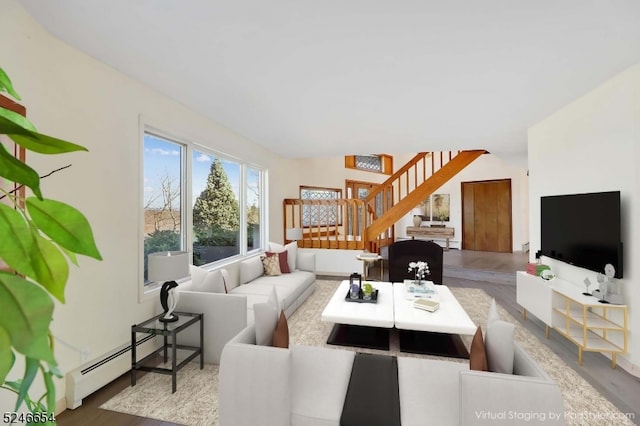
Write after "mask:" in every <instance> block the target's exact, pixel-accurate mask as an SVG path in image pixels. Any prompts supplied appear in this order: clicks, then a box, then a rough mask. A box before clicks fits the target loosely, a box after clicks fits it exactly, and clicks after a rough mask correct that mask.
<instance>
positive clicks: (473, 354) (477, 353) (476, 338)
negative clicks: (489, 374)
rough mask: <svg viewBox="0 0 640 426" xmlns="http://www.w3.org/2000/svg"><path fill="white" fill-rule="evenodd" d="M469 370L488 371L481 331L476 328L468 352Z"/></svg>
mask: <svg viewBox="0 0 640 426" xmlns="http://www.w3.org/2000/svg"><path fill="white" fill-rule="evenodd" d="M469 369H471V370H477V371H488V366H487V353H486V352H485V348H484V340H483V339H482V329H481V328H480V326H478V329H477V330H476V334H474V335H473V340H472V341H471V350H470V351H469Z"/></svg>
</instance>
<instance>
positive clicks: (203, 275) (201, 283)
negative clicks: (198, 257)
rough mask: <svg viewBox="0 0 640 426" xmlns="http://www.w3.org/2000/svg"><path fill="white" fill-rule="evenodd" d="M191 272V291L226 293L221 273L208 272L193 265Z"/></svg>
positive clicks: (217, 271) (216, 271)
mask: <svg viewBox="0 0 640 426" xmlns="http://www.w3.org/2000/svg"><path fill="white" fill-rule="evenodd" d="M190 271H191V282H192V284H191V287H190V288H189V290H191V291H201V292H205V293H226V291H225V286H224V280H223V279H222V272H221V271H219V270H215V271H207V270H206V269H202V268H199V267H197V266H193V265H191V266H190Z"/></svg>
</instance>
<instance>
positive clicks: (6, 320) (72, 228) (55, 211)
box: [0, 68, 101, 424]
mask: <svg viewBox="0 0 640 426" xmlns="http://www.w3.org/2000/svg"><path fill="white" fill-rule="evenodd" d="M1 92H5V93H7V94H8V95H10V96H11V97H13V98H14V99H16V100H20V97H19V96H18V94H17V93H16V91H15V90H14V88H13V86H12V83H11V81H10V79H9V77H8V76H7V74H6V73H5V72H4V70H3V69H2V68H0V93H1ZM7 99H8V98H7ZM0 135H6V136H7V137H8V138H9V139H10V140H11V141H13V142H12V143H15V144H18V145H19V146H21V147H23V148H25V149H26V150H28V151H33V152H37V153H39V154H63V153H69V152H73V151H86V150H87V149H86V148H84V147H82V146H80V145H76V144H73V143H71V142H67V141H64V140H61V139H57V138H53V137H50V136H46V135H43V134H41V133H38V132H37V131H36V129H35V127H34V126H33V124H31V123H30V122H29V121H28V120H27V119H26V118H25V117H23V116H22V115H20V114H18V113H16V112H13V111H11V110H9V109H7V108H3V107H0ZM0 178H4V181H3V180H2V179H0V261H2V262H1V263H2V264H4V265H5V266H7V267H8V268H6V270H0V383H2V389H3V390H5V391H9V392H13V393H14V394H15V396H16V404H15V411H16V412H19V411H21V410H22V409H21V407H22V404H23V403H24V404H25V405H26V407H27V409H28V410H29V411H30V413H28V414H22V415H21V416H23V418H16V419H11V418H10V419H7V418H4V419H3V420H5V422H10V421H17V422H20V423H22V422H24V423H44V424H47V423H48V424H54V423H55V412H54V410H55V402H56V398H55V384H54V382H53V377H54V376H57V377H61V374H60V372H59V371H58V368H57V363H56V360H55V356H54V351H53V339H52V336H51V332H50V324H51V320H52V316H53V308H54V302H53V299H52V298H53V297H55V298H56V299H57V300H59V301H60V302H62V303H64V290H65V286H66V283H67V278H68V275H69V262H71V263H73V264H75V265H77V259H76V254H82V255H85V256H89V257H92V258H94V259H98V260H101V256H100V252H99V251H98V248H97V247H96V244H95V241H94V238H93V233H92V230H91V227H90V225H89V222H88V221H87V219H86V218H85V217H84V215H82V213H80V212H79V211H78V210H76V209H75V208H73V207H71V206H69V205H67V204H65V203H63V202H60V201H57V200H51V199H47V198H45V197H44V196H43V194H42V192H41V190H40V176H39V175H38V173H37V172H36V171H35V170H34V169H32V168H31V167H29V166H28V165H27V164H26V163H24V162H21V161H19V160H18V159H16V158H15V157H14V156H13V155H12V154H11V153H10V152H9V151H8V150H7V149H6V148H5V146H4V145H2V144H0ZM7 184H8V185H11V186H10V187H9V188H7V187H6V185H7ZM14 184H15V186H16V187H15V188H14ZM3 185H4V186H3ZM21 187H27V188H28V189H29V190H30V191H31V193H32V194H33V195H31V196H22V194H21V191H19V190H18V189H19V188H21ZM16 356H20V357H24V364H25V371H24V374H23V377H22V379H20V380H16V381H9V380H7V375H8V374H9V372H10V371H11V369H12V368H13V367H14V365H15V361H16ZM39 373H40V374H41V375H42V379H43V380H44V386H45V389H46V391H45V393H44V395H42V396H41V397H39V398H32V397H31V396H30V395H29V389H30V388H31V385H32V384H33V383H34V380H35V378H36V377H37V376H38V374H39ZM22 411H24V410H22ZM7 420H8V421H7Z"/></svg>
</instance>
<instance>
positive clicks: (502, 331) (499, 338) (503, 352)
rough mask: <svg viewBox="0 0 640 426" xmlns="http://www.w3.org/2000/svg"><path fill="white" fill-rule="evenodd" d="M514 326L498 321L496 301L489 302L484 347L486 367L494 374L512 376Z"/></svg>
mask: <svg viewBox="0 0 640 426" xmlns="http://www.w3.org/2000/svg"><path fill="white" fill-rule="evenodd" d="M514 333H515V326H514V325H513V324H511V323H509V322H506V321H503V320H501V319H500V314H498V305H497V304H496V299H493V300H492V301H491V306H489V314H488V315H487V332H486V333H485V338H484V346H485V351H486V353H487V366H488V367H489V371H493V372H494V373H504V374H513V356H514V352H515V350H514V348H513V335H514Z"/></svg>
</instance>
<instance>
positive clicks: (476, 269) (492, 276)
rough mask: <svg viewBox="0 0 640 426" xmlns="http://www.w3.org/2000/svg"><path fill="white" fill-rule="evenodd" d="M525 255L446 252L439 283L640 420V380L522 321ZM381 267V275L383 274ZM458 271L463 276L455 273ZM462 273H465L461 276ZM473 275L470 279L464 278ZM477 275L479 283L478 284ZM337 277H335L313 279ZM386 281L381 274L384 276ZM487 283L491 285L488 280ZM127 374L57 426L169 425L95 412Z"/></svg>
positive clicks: (121, 385)
mask: <svg viewBox="0 0 640 426" xmlns="http://www.w3.org/2000/svg"><path fill="white" fill-rule="evenodd" d="M526 262H527V256H526V255H524V254H522V253H513V254H505V253H487V252H474V251H467V250H462V251H461V250H450V251H448V252H445V255H444V275H445V277H444V279H443V281H444V284H446V285H448V286H451V287H474V288H480V289H482V290H484V291H485V292H487V294H489V295H490V296H491V297H494V298H495V299H496V301H497V302H498V303H499V304H500V305H502V306H503V307H504V308H505V309H506V310H507V311H508V312H509V313H510V314H511V315H513V317H514V318H516V319H518V320H519V321H520V322H521V323H522V324H523V325H524V327H526V328H527V329H528V330H529V331H530V332H532V333H533V334H534V335H535V336H536V337H537V338H538V339H539V340H540V341H541V342H542V343H543V344H546V345H548V346H549V348H551V350H552V351H553V352H554V353H555V354H557V355H558V356H559V357H560V358H562V359H563V360H564V361H565V362H566V363H567V364H568V365H569V366H571V367H572V368H573V369H574V370H575V371H577V372H578V374H580V375H581V376H582V377H583V378H584V379H585V380H586V381H587V382H589V383H590V384H591V385H592V386H593V387H594V388H596V389H597V390H598V391H599V392H600V393H601V394H603V395H604V396H605V397H606V398H608V399H609V400H610V401H611V402H612V403H613V404H614V405H615V406H616V407H618V409H619V410H620V411H622V412H623V413H633V415H634V418H632V420H634V422H636V423H639V422H640V379H638V378H636V377H634V376H632V375H630V374H628V373H626V372H625V371H624V370H622V369H621V368H617V369H612V368H611V363H610V360H609V359H608V358H606V357H604V356H603V355H601V354H598V353H591V352H585V353H584V360H583V364H582V365H578V362H577V360H578V350H577V348H576V346H575V345H573V344H571V343H570V342H569V341H568V340H566V339H565V338H563V337H561V336H560V335H558V334H557V333H555V332H554V331H551V335H550V338H549V339H546V338H545V328H544V325H543V323H542V322H540V321H539V320H537V319H536V318H535V317H533V315H529V316H528V317H527V320H526V321H523V320H522V315H521V314H522V308H521V307H520V306H519V305H518V304H517V303H516V287H515V285H514V284H513V283H514V282H515V278H514V277H515V271H517V270H523V269H524V267H525V264H526ZM386 269H387V268H386V267H385V268H384V270H385V275H386ZM460 271H462V273H460ZM369 274H370V276H372V277H378V276H380V271H379V270H375V268H372V269H371V270H370V271H369ZM465 274H466V275H465ZM468 277H472V278H474V279H468ZM478 277H480V278H481V279H482V280H484V281H478V280H477V279H476V278H478ZM318 278H322V279H336V277H318ZM385 279H386V276H385ZM489 280H491V282H488V281H489ZM129 385H130V383H129V376H128V374H125V375H124V376H122V377H121V378H119V379H117V380H116V381H114V382H113V383H111V384H109V385H107V386H105V387H104V388H103V389H101V390H99V391H98V392H96V393H95V394H93V395H91V396H90V397H88V398H86V399H85V400H84V401H83V405H82V406H81V407H80V408H78V409H76V410H67V411H65V412H63V413H61V414H60V416H58V424H59V425H61V426H84V425H87V424H91V425H96V426H102V425H104V426H111V425H119V426H120V425H124V426H129V425H130V426H170V425H174V423H167V422H162V421H158V420H152V419H147V418H142V417H136V416H130V415H127V414H121V413H116V412H113V411H107V410H102V409H100V408H98V406H99V405H101V404H102V403H103V402H105V401H107V400H108V399H109V398H111V397H112V396H114V395H116V394H117V393H119V392H120V391H121V390H122V389H124V388H126V387H127V386H129Z"/></svg>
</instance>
